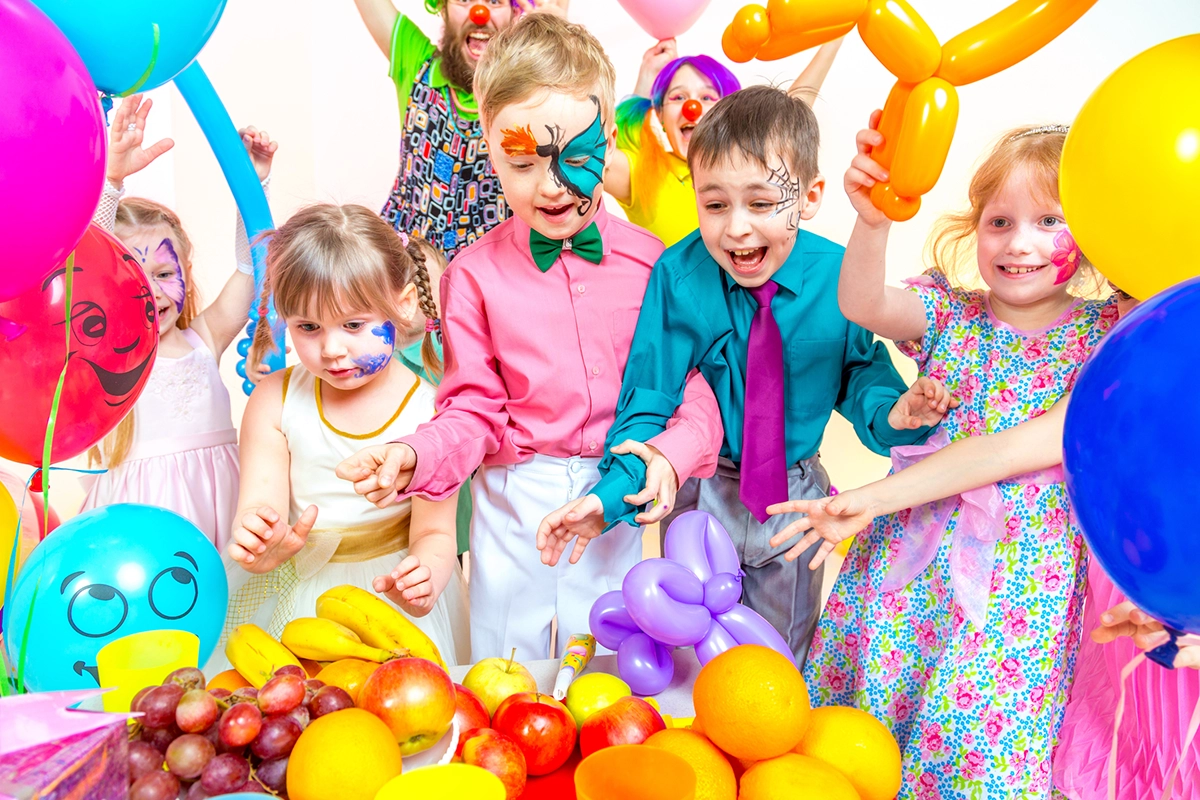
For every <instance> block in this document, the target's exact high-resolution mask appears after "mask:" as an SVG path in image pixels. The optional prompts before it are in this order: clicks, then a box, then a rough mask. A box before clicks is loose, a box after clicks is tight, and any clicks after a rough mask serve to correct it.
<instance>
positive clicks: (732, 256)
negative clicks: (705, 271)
mask: <svg viewBox="0 0 1200 800" xmlns="http://www.w3.org/2000/svg"><path fill="white" fill-rule="evenodd" d="M725 252H726V253H727V254H728V255H729V263H730V264H732V265H733V269H734V271H735V272H737V273H738V274H739V275H753V274H754V273H756V272H758V270H759V269H760V268H761V267H762V265H763V262H764V261H766V259H767V248H765V247H750V248H745V249H742V250H726V251H725Z"/></svg>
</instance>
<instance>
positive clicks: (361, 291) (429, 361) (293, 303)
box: [246, 204, 441, 373]
mask: <svg viewBox="0 0 1200 800" xmlns="http://www.w3.org/2000/svg"><path fill="white" fill-rule="evenodd" d="M264 237H270V240H269V242H268V244H267V265H266V267H267V268H266V277H265V280H264V282H263V291H262V298H261V300H260V302H259V315H260V317H264V316H266V314H265V312H266V309H267V303H268V302H270V298H271V296H272V295H274V301H275V309H276V310H277V311H278V312H279V315H280V316H281V317H289V316H295V315H298V314H299V315H303V314H317V315H322V316H324V315H329V316H336V315H338V314H342V313H345V311H347V310H355V311H371V312H374V313H377V314H379V315H380V316H383V317H385V318H387V319H389V320H391V321H392V323H393V324H394V325H395V326H396V329H397V330H407V329H408V327H409V326H410V325H411V324H412V319H410V318H405V317H403V316H402V315H401V313H400V309H399V308H398V307H397V305H396V298H397V296H398V295H399V294H400V293H401V292H403V291H404V290H405V289H406V288H408V285H409V284H415V285H416V286H417V293H418V296H420V293H421V290H420V285H421V283H422V282H423V283H424V284H425V286H426V287H428V286H429V275H428V272H427V271H426V267H425V255H424V252H423V251H422V250H421V249H420V245H419V244H418V243H417V242H416V240H411V241H409V243H408V246H407V247H405V244H404V242H403V241H402V240H401V238H400V236H399V234H397V233H396V232H395V231H394V230H392V227H391V226H390V225H388V224H387V223H386V222H384V221H383V220H382V219H381V218H380V217H379V215H378V214H376V213H375V212H373V211H371V210H370V209H367V208H365V207H363V206H359V205H345V206H337V205H329V204H321V205H313V206H309V207H308V208H304V209H301V210H300V211H298V212H296V213H295V214H294V215H292V218H291V219H289V220H288V221H287V222H286V223H284V224H283V225H282V226H281V227H280V228H279V229H278V230H275V231H272V232H269V233H266V234H264ZM422 275H423V276H424V277H422ZM274 347H275V344H274V342H273V341H272V339H271V327H270V326H269V325H266V324H265V323H260V324H259V325H257V326H256V327H255V330H254V343H253V345H252V346H251V348H250V354H249V355H248V356H247V358H246V371H247V372H250V371H251V370H255V369H257V368H258V365H259V364H260V363H262V360H263V358H264V357H265V356H266V355H267V353H268V352H270V351H271V350H273V349H274ZM421 355H422V360H423V361H424V362H425V368H426V370H428V371H430V372H431V373H432V372H433V371H434V370H437V371H439V372H440V370H441V364H440V362H438V360H437V357H436V354H435V353H434V351H433V349H432V346H430V347H426V348H423V349H422V351H421Z"/></svg>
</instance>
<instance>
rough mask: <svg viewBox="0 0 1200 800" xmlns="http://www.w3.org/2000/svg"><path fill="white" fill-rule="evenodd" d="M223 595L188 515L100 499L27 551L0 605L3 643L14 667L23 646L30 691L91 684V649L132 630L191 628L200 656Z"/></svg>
mask: <svg viewBox="0 0 1200 800" xmlns="http://www.w3.org/2000/svg"><path fill="white" fill-rule="evenodd" d="M35 593H36V597H35ZM228 601H229V584H228V583H227V582H226V579H225V568H224V566H223V565H222V563H221V556H220V554H219V553H218V552H217V549H216V548H215V547H213V545H212V543H211V542H210V541H209V540H208V538H207V537H206V536H205V535H204V534H203V533H201V532H200V530H199V529H198V528H197V527H196V526H195V525H193V524H192V523H190V522H188V521H187V520H186V519H184V518H183V517H181V516H179V515H178V514H175V513H173V512H171V511H167V510H165V509H161V508H154V507H153V506H143V505H135V504H132V503H123V504H118V505H112V506H106V507H104V508H97V509H93V510H91V511H88V512H86V513H83V514H80V515H79V516H77V517H74V518H73V519H71V520H68V521H67V522H66V523H64V524H63V525H62V526H61V527H59V528H58V529H57V530H55V531H54V532H53V533H52V534H50V535H49V536H48V537H46V539H45V540H43V541H42V542H41V543H40V544H39V545H38V546H37V547H35V548H34V549H33V551H32V552H31V553H30V554H29V559H28V560H27V561H26V562H25V565H24V566H23V567H22V568H21V571H20V572H19V573H18V574H17V581H16V585H15V586H14V587H13V593H12V599H11V600H10V601H9V603H8V604H7V605H6V606H5V607H4V646H5V648H6V650H7V652H8V658H9V663H10V664H12V666H13V668H14V674H15V670H16V669H17V667H18V665H19V664H20V663H21V657H22V655H23V656H24V659H25V682H26V684H27V686H28V687H29V689H30V690H31V691H35V692H47V691H57V690H60V689H94V688H96V687H97V686H98V685H99V679H98V676H97V674H96V652H97V651H98V650H100V648H101V647H103V646H104V645H106V644H108V643H109V642H112V641H115V640H116V639H120V638H121V637H123V636H128V635H129V634H131V633H141V632H143V631H153V630H164V629H170V630H183V631H188V632H190V633H194V634H195V635H196V636H197V637H199V639H200V661H199V663H200V664H204V663H205V662H206V661H207V660H208V657H209V656H210V655H212V651H213V649H214V648H215V647H216V646H217V639H218V638H219V637H220V635H221V629H222V627H223V626H224V624H225V608H226V606H227V604H228ZM27 625H28V630H29V639H28V642H27V643H26V644H25V650H24V653H23V654H22V653H21V646H22V639H23V637H24V633H25V630H26V626H27Z"/></svg>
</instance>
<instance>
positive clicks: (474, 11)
mask: <svg viewBox="0 0 1200 800" xmlns="http://www.w3.org/2000/svg"><path fill="white" fill-rule="evenodd" d="M470 17H471V22H474V23H475V24H476V25H478V26H479V27H481V28H482V27H483V26H484V25H487V24H488V20H489V19H491V18H492V12H490V11H488V7H487V6H471V12H470Z"/></svg>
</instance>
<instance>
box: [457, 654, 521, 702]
mask: <svg viewBox="0 0 1200 800" xmlns="http://www.w3.org/2000/svg"><path fill="white" fill-rule="evenodd" d="M516 652H517V651H516V650H515V649H514V650H513V654H512V655H511V656H509V657H508V658H485V659H483V660H482V661H480V662H478V663H477V664H475V666H473V667H471V669H470V671H469V672H468V673H467V674H466V676H465V677H464V678H463V682H462V685H463V686H465V687H467V688H468V689H470V690H471V691H472V692H474V693H475V695H476V696H477V697H478V698H479V699H480V700H482V701H483V705H484V706H485V707H486V708H487V710H488V713H489V714H495V713H496V709H497V708H498V707H499V706H500V704H501V703H502V702H504V700H505V698H507V697H509V696H510V695H514V694H518V693H520V692H536V691H537V681H536V680H534V677H533V675H532V674H530V672H529V670H528V669H526V668H525V667H524V666H523V665H521V664H518V663H517V662H516V661H515V660H514V658H515V656H516Z"/></svg>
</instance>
